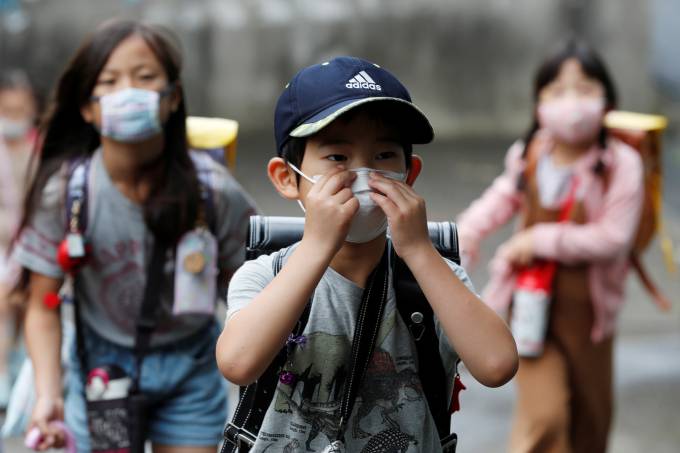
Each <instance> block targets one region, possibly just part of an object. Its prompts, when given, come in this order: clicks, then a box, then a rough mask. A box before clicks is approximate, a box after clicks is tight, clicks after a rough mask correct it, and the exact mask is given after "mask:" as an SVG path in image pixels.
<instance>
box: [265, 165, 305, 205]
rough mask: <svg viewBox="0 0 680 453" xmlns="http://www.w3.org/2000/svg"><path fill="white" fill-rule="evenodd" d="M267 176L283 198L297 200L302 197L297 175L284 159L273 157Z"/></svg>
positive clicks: (268, 166)
mask: <svg viewBox="0 0 680 453" xmlns="http://www.w3.org/2000/svg"><path fill="white" fill-rule="evenodd" d="M267 176H269V179H270V180H271V182H272V184H274V187H275V188H276V191H277V192H278V193H279V194H280V195H281V196H282V197H283V198H286V199H288V200H297V199H298V198H299V197H300V193H299V191H298V181H297V177H296V174H295V172H294V171H293V170H291V169H290V167H289V166H288V164H286V161H285V160H283V159H282V158H280V157H273V158H272V159H271V160H270V161H269V164H267Z"/></svg>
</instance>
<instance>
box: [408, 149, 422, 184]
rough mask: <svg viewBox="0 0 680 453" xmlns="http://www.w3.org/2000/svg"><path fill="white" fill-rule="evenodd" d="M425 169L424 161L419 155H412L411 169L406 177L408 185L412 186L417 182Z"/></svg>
mask: <svg viewBox="0 0 680 453" xmlns="http://www.w3.org/2000/svg"><path fill="white" fill-rule="evenodd" d="M422 169H423V159H421V158H420V156H419V155H417V154H412V155H411V168H409V170H408V175H407V176H406V184H408V185H409V186H412V185H413V183H414V182H416V178H417V177H418V175H419V174H420V172H421V171H422Z"/></svg>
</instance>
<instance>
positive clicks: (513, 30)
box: [0, 0, 680, 136]
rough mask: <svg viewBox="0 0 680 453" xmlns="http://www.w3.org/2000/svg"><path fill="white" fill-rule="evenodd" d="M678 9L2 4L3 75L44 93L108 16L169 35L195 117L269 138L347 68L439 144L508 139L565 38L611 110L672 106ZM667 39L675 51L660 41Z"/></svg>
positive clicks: (654, 5)
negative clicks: (364, 68)
mask: <svg viewBox="0 0 680 453" xmlns="http://www.w3.org/2000/svg"><path fill="white" fill-rule="evenodd" d="M679 4H680V2H678V1H677V0H653V1H639V0H543V1H535V0H415V1H414V0H324V1H320V0H30V1H29V0H0V14H2V17H1V20H0V66H5V65H8V66H12V65H17V66H22V67H25V68H27V69H28V70H29V72H30V74H31V75H32V76H33V78H34V79H35V80H36V82H37V83H38V85H39V87H40V88H41V89H43V90H46V89H48V88H49V87H50V86H51V84H52V83H53V81H54V80H55V78H56V76H57V74H58V72H59V71H60V70H61V69H62V68H63V67H64V65H65V63H66V59H67V58H68V56H69V55H70V54H71V53H72V52H73V51H74V50H75V48H76V46H77V45H78V43H79V42H80V41H81V40H82V38H83V36H84V35H85V34H86V33H87V32H89V31H90V30H92V29H93V27H95V26H96V25H97V24H98V23H100V22H101V21H103V20H105V19H106V18H109V17H112V16H123V17H133V18H142V19H145V20H148V21H151V22H156V23H162V24H166V25H168V26H170V27H171V28H172V29H173V30H174V31H175V32H176V33H177V34H178V35H179V36H180V38H181V40H182V43H183V46H184V50H185V53H186V69H185V79H186V83H187V88H188V90H187V91H188V97H189V101H190V102H189V103H190V108H191V111H192V112H193V113H196V114H206V115H223V116H230V117H234V118H237V119H239V121H240V122H241V124H242V126H243V127H244V128H245V129H246V130H249V131H260V130H265V131H269V130H270V127H271V120H270V119H271V117H272V106H273V103H274V102H275V100H276V97H277V95H278V94H279V92H280V90H281V88H282V87H283V85H284V84H285V82H286V81H287V80H288V79H289V78H290V77H291V76H292V75H293V74H294V72H295V71H296V70H297V69H298V68H300V67H303V66H306V65H309V64H312V63H316V62H320V61H322V60H324V59H326V58H328V57H330V56H333V55H338V54H353V55H357V56H362V57H365V58H367V59H370V60H373V61H376V62H378V63H380V64H381V65H382V66H385V67H387V68H388V69H390V70H392V71H394V72H395V73H396V74H398V75H399V76H400V78H402V79H403V81H404V82H405V83H406V85H407V86H408V87H409V88H410V90H411V92H412V95H413V97H414V99H415V100H416V102H417V103H418V104H420V105H421V107H422V108H424V109H425V111H426V112H428V113H429V114H430V115H431V116H432V118H433V122H434V125H435V129H436V130H437V131H438V133H439V134H440V135H442V136H480V135H484V136H489V135H495V136H505V135H517V134H518V133H520V132H521V131H522V130H523V129H524V127H526V123H527V118H528V115H529V109H530V106H531V104H530V91H531V77H532V74H533V71H534V70H535V68H536V66H537V64H538V63H539V61H540V60H541V57H542V56H543V55H544V54H545V53H546V52H548V51H549V50H550V49H551V48H552V47H554V46H555V44H556V43H558V42H559V41H560V39H563V38H565V37H567V36H570V35H576V36H580V37H583V38H585V39H587V40H589V41H590V42H592V43H593V44H594V45H595V46H596V47H597V48H598V49H599V50H600V51H601V53H602V54H603V55H604V56H605V58H606V60H607V61H608V63H609V65H610V67H611V69H612V72H613V74H614V76H615V79H616V82H617V84H618V86H619V88H620V91H621V99H622V107H624V108H627V109H634V110H640V111H659V110H660V109H666V108H670V107H667V105H665V104H667V101H666V100H665V99H666V97H668V96H669V95H670V94H669V93H671V92H673V93H674V95H675V96H680V80H678V78H679V77H680V76H679V75H678V74H680V69H679V68H678V66H679V65H680V59H678V58H677V57H676V56H675V55H674V52H675V49H674V48H672V47H671V46H672V45H671V44H670V43H672V42H675V43H677V42H680V36H678V28H680V27H678V26H677V25H678V20H679V18H680V5H679ZM673 34H674V36H675V39H671V37H672V36H673Z"/></svg>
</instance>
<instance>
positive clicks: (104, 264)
mask: <svg viewBox="0 0 680 453" xmlns="http://www.w3.org/2000/svg"><path fill="white" fill-rule="evenodd" d="M192 158H193V159H194V161H195V162H197V165H196V166H197V167H198V168H200V169H201V170H202V171H204V172H205V173H206V174H207V176H206V179H207V180H208V181H209V186H210V189H211V191H212V200H213V205H214V209H215V216H214V217H215V219H216V222H215V223H216V225H215V230H216V231H215V232H213V234H214V235H215V236H216V238H217V244H218V259H217V267H218V268H219V269H220V271H232V272H233V271H234V270H236V269H238V267H239V266H240V265H241V264H242V263H243V261H244V259H245V237H246V232H247V229H248V219H249V217H250V215H251V214H253V213H254V212H255V204H254V202H253V201H252V200H251V198H250V197H249V196H248V195H247V194H246V193H245V192H244V191H243V189H242V188H241V186H240V185H239V184H238V183H237V182H236V180H235V179H234V178H233V177H232V176H231V175H230V174H229V172H228V171H227V169H226V168H224V167H222V166H221V165H220V164H218V163H216V162H214V161H212V160H211V159H210V157H208V156H207V155H205V154H203V153H201V152H194V153H192ZM65 184H66V175H65V172H64V171H58V172H56V173H55V174H54V175H53V176H52V177H51V178H50V179H49V180H48V182H47V185H46V186H45V188H44V190H43V193H42V199H41V204H40V206H39V208H38V209H37V211H36V213H35V215H34V216H33V218H32V219H31V222H30V224H29V225H28V226H27V227H26V229H25V230H24V231H23V233H22V236H21V238H20V240H19V243H18V246H17V248H16V250H15V253H14V255H13V257H14V258H15V259H16V260H17V262H18V263H20V264H21V265H22V266H23V267H25V268H27V269H29V270H31V271H33V272H37V273H40V274H43V275H46V276H48V277H54V278H62V277H63V276H64V272H63V271H62V269H61V268H60V267H59V265H58V264H57V261H56V253H57V247H58V246H59V243H60V242H61V241H62V239H63V238H64V235H65V233H64V232H65V222H66V220H65V217H66V213H65V208H64V198H65ZM88 189H89V190H88V198H87V201H88V208H89V209H88V224H87V231H86V234H85V237H86V239H87V241H88V243H89V244H91V246H92V254H91V256H90V258H89V261H88V263H87V265H86V266H84V267H83V269H82V271H81V272H80V273H79V277H78V279H77V281H76V287H75V296H76V298H77V300H78V301H79V304H80V305H79V306H80V313H81V316H82V319H83V322H84V323H86V324H87V326H88V327H90V328H91V329H93V330H94V331H95V332H96V333H97V334H99V335H100V336H102V337H103V338H105V339H107V340H109V341H111V342H113V343H116V344H119V345H122V346H127V347H131V346H132V345H133V344H134V333H135V321H136V319H137V316H138V315H139V311H140V305H141V303H142V299H143V296H144V286H145V284H146V268H147V263H148V261H149V260H150V259H151V253H152V247H153V236H152V234H151V232H150V231H149V229H148V228H147V226H146V223H145V222H144V212H143V208H142V206H141V205H139V204H137V203H134V202H133V201H131V200H130V199H128V198H126V197H125V196H124V195H123V194H122V193H121V192H120V191H119V190H118V188H117V187H116V186H115V185H114V184H113V182H112V181H111V178H110V177H109V174H108V172H107V170H106V167H105V166H104V162H103V159H102V156H101V152H100V151H96V152H95V154H94V155H93V157H92V161H91V164H90V171H89V178H88ZM172 255H174V254H172V253H170V254H169V256H168V260H167V262H166V265H165V276H164V280H163V288H162V294H161V301H160V304H161V307H160V309H159V310H158V326H157V328H156V330H155V331H154V334H153V335H152V338H151V342H152V345H154V346H156V345H163V344H168V343H171V342H173V341H176V340H179V339H181V338H186V337H187V336H190V335H192V334H194V333H196V332H197V331H198V330H199V329H201V328H203V327H204V326H205V325H206V323H207V322H209V319H211V318H210V317H207V316H206V315H193V314H191V315H181V316H174V315H173V314H172V305H173V298H174V278H173V276H174V267H175V263H174V257H173V256H172ZM220 283H224V282H220ZM224 290H226V288H224Z"/></svg>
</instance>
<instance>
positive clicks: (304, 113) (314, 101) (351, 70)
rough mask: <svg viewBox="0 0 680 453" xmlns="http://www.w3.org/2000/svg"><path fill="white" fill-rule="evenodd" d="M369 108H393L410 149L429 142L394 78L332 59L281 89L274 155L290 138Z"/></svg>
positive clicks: (355, 61)
mask: <svg viewBox="0 0 680 453" xmlns="http://www.w3.org/2000/svg"><path fill="white" fill-rule="evenodd" d="M368 102H390V103H392V104H394V107H395V110H396V109H398V115H399V117H400V118H403V120H404V121H403V124H404V134H405V138H406V139H407V140H408V141H410V142H411V143H429V142H431V141H432V139H433V137H434V132H433V130H432V126H431V125H430V122H429V121H428V119H427V117H426V116H425V114H423V112H422V111H420V109H419V108H418V107H416V106H415V105H414V104H413V103H412V102H411V96H410V94H409V92H408V91H407V90H406V87H404V85H402V84H401V82H399V80H397V78H396V77H394V76H393V75H392V74H391V73H389V72H388V71H387V70H385V69H383V68H381V67H380V66H378V65H376V64H374V63H371V62H368V61H365V60H362V59H359V58H354V57H337V58H334V59H332V60H330V61H327V62H325V63H321V64H317V65H313V66H309V67H307V68H305V69H303V70H301V71H300V72H298V73H297V74H296V75H295V77H293V79H292V80H291V81H290V83H289V84H288V85H286V88H285V90H284V91H283V93H282V94H281V96H280V97H279V100H278V102H277V104H276V111H275V114H274V133H275V136H276V148H277V152H278V153H279V155H281V154H282V152H283V148H284V146H285V144H286V143H287V142H288V140H289V138H290V137H309V136H310V135H313V134H315V133H317V132H319V131H320V130H321V129H323V128H324V127H326V126H327V125H329V124H330V123H331V122H333V121H334V120H335V119H336V118H338V117H339V116H340V115H342V114H343V113H345V112H347V111H349V110H352V109H354V108H356V107H357V106H359V105H362V104H366V103H368Z"/></svg>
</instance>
